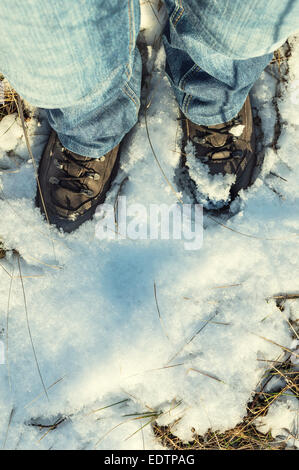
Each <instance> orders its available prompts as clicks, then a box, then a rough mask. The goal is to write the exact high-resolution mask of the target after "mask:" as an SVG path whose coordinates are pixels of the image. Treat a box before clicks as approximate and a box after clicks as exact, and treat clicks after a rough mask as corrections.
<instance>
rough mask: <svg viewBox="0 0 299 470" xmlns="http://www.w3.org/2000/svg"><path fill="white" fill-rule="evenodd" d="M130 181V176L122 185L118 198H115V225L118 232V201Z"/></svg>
mask: <svg viewBox="0 0 299 470" xmlns="http://www.w3.org/2000/svg"><path fill="white" fill-rule="evenodd" d="M128 180H129V178H128V176H126V177H125V178H124V179H123V180H122V181H121V183H120V185H119V188H118V191H117V194H116V197H115V202H114V223H115V227H116V231H118V199H119V197H120V195H121V192H122V189H123V187H124V185H125V184H126V182H127V181H128Z"/></svg>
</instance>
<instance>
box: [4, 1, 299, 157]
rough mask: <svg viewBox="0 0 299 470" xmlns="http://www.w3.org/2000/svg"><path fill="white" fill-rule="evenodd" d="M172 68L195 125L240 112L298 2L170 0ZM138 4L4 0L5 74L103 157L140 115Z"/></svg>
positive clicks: (66, 138)
mask: <svg viewBox="0 0 299 470" xmlns="http://www.w3.org/2000/svg"><path fill="white" fill-rule="evenodd" d="M165 3H166V7H167V9H168V12H169V22H168V24H167V26H166V28H165V33H164V38H163V39H164V45H165V49H166V55H167V64H166V72H167V74H168V76H169V79H170V82H171V85H172V87H173V90H174V93H175V96H176V98H177V101H178V104H179V106H180V108H181V109H182V111H183V112H184V113H185V114H186V115H187V117H189V118H190V119H191V120H192V121H193V122H196V123H198V124H203V125H209V124H219V123H221V122H224V121H227V120H229V119H231V118H232V117H234V116H235V115H236V114H237V113H238V111H239V110H240V109H241V107H242V105H243V103H244V101H245V99H246V96H247V94H248V92H249V90H250V88H251V87H252V85H253V84H254V82H255V81H256V79H257V78H258V77H259V75H260V73H261V72H262V70H263V69H264V68H265V66H266V65H267V64H268V62H269V61H270V59H271V57H272V52H273V50H274V49H275V48H276V47H278V46H279V45H281V44H282V43H283V42H284V41H285V39H286V38H287V37H288V36H289V35H290V34H291V33H293V32H295V31H296V30H297V29H298V27H299V24H298V23H299V1H298V0H250V2H245V1H244V0H234V1H232V0H219V1H217V0H214V1H211V0H165ZM139 26H140V7H139V0H105V1H104V0H86V1H85V2H80V1H77V0H51V2H46V1H44V2H42V1H41V0H26V1H24V0H9V1H6V2H4V1H2V2H1V3H0V30H1V43H0V71H1V72H2V73H3V74H4V75H5V76H6V77H7V78H8V80H9V81H10V82H11V84H12V85H13V86H14V87H15V89H16V90H17V91H18V92H19V93H20V94H21V95H22V96H23V97H24V98H26V99H27V100H28V101H29V102H31V103H32V104H33V105H35V106H39V107H41V108H45V109H46V110H47V114H48V119H49V123H50V125H51V126H52V127H53V128H54V129H55V130H56V131H57V133H58V136H59V138H60V140H61V142H62V144H63V145H64V146H65V147H66V148H68V149H70V150H72V151H73V152H76V153H79V154H81V155H85V156H89V157H98V156H99V155H103V154H104V153H106V152H107V151H109V150H111V149H112V148H113V147H114V146H115V145H116V144H118V143H119V142H120V141H121V140H122V138H123V137H124V135H125V134H126V133H127V132H128V131H129V130H130V129H131V128H132V127H133V126H134V124H135V123H136V121H137V117H138V111H139V106H140V101H139V96H140V82H141V58H140V54H139V51H138V49H137V48H136V38H137V35H138V32H139Z"/></svg>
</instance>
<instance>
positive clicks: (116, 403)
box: [86, 398, 130, 416]
mask: <svg viewBox="0 0 299 470" xmlns="http://www.w3.org/2000/svg"><path fill="white" fill-rule="evenodd" d="M127 401H130V399H129V398H125V399H124V400H120V401H117V402H115V403H112V405H106V406H103V407H102V408H98V409H97V410H92V411H91V412H90V413H88V414H87V415H86V416H90V415H92V414H94V413H99V412H100V411H103V410H107V408H112V407H113V406H116V405H120V404H121V403H126V402H127Z"/></svg>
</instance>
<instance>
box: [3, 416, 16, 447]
mask: <svg viewBox="0 0 299 470" xmlns="http://www.w3.org/2000/svg"><path fill="white" fill-rule="evenodd" d="M14 412H15V409H14V408H12V409H11V412H10V415H9V419H8V423H7V428H6V432H5V437H4V441H3V446H2V449H5V447H6V443H7V438H8V431H9V428H10V425H11V422H12V418H13V415H14Z"/></svg>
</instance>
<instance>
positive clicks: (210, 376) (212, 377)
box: [187, 367, 225, 384]
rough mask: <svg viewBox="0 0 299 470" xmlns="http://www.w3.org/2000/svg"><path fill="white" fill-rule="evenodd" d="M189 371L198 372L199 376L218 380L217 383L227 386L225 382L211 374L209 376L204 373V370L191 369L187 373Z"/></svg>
mask: <svg viewBox="0 0 299 470" xmlns="http://www.w3.org/2000/svg"><path fill="white" fill-rule="evenodd" d="M189 371H193V372H198V373H199V374H202V375H205V376H206V377H209V378H210V379H213V380H216V381H217V382H220V383H222V384H225V382H224V380H221V379H219V378H218V377H216V376H215V375H211V374H208V373H207V372H203V371H202V370H198V369H194V368H193V367H190V369H188V370H187V373H188V372H189Z"/></svg>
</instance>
